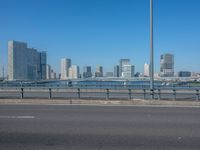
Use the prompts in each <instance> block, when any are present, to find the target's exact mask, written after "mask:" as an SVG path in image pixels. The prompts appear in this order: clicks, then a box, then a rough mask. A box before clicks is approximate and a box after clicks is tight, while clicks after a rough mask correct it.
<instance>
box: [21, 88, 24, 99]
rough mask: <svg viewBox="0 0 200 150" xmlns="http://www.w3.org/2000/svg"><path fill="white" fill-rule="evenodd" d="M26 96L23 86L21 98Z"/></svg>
mask: <svg viewBox="0 0 200 150" xmlns="http://www.w3.org/2000/svg"><path fill="white" fill-rule="evenodd" d="M23 98H24V88H21V99H23Z"/></svg>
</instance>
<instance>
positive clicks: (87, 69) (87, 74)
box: [83, 66, 92, 78]
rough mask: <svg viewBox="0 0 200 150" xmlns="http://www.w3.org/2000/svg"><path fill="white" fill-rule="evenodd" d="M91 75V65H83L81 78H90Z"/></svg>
mask: <svg viewBox="0 0 200 150" xmlns="http://www.w3.org/2000/svg"><path fill="white" fill-rule="evenodd" d="M91 77H92V69H91V66H84V67H83V78H91Z"/></svg>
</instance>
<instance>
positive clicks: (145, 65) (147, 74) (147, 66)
mask: <svg viewBox="0 0 200 150" xmlns="http://www.w3.org/2000/svg"><path fill="white" fill-rule="evenodd" d="M144 76H145V77H149V64H147V63H145V64H144Z"/></svg>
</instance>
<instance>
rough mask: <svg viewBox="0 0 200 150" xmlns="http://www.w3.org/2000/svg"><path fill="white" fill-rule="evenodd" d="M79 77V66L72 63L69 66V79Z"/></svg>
mask: <svg viewBox="0 0 200 150" xmlns="http://www.w3.org/2000/svg"><path fill="white" fill-rule="evenodd" d="M78 78H79V66H77V65H72V66H71V67H70V68H69V79H78Z"/></svg>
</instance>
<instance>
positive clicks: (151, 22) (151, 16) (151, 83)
mask: <svg viewBox="0 0 200 150" xmlns="http://www.w3.org/2000/svg"><path fill="white" fill-rule="evenodd" d="M153 53H154V50H153V0H150V90H151V92H152V94H151V99H153V98H154V96H153V90H154V54H153Z"/></svg>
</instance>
